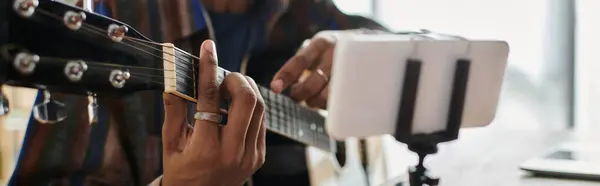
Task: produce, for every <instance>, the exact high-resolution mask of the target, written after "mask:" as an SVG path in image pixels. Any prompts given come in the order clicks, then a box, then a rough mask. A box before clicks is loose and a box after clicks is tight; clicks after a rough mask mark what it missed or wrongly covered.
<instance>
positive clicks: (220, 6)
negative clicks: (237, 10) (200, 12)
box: [213, 0, 239, 13]
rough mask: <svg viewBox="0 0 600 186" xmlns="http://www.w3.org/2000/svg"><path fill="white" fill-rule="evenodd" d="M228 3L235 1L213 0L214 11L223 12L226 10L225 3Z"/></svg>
mask: <svg viewBox="0 0 600 186" xmlns="http://www.w3.org/2000/svg"><path fill="white" fill-rule="evenodd" d="M234 1H239V0H234ZM230 3H235V2H230V0H217V1H214V2H213V8H214V11H215V12H220V13H222V12H225V11H227V4H230Z"/></svg>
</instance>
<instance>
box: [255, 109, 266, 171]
mask: <svg viewBox="0 0 600 186" xmlns="http://www.w3.org/2000/svg"><path fill="white" fill-rule="evenodd" d="M265 121H266V113H265V114H263V117H262V120H261V122H260V123H261V124H260V129H259V131H258V138H257V139H256V151H257V154H258V157H256V158H257V161H258V162H257V163H258V165H257V166H256V168H259V167H260V166H262V165H263V164H264V163H265V155H266V153H267V151H266V150H267V144H266V143H267V140H266V134H267V127H266V126H265Z"/></svg>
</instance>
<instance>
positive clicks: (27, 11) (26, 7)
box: [13, 0, 40, 17]
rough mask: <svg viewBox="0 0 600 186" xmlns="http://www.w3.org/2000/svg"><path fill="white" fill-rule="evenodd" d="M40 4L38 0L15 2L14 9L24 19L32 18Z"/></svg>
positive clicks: (17, 0)
mask: <svg viewBox="0 0 600 186" xmlns="http://www.w3.org/2000/svg"><path fill="white" fill-rule="evenodd" d="M39 4H40V2H39V1H38V0H15V1H14V3H13V9H14V10H15V11H16V12H17V13H18V14H19V15H21V16H23V17H31V15H33V13H34V12H35V9H36V8H37V7H38V5H39Z"/></svg>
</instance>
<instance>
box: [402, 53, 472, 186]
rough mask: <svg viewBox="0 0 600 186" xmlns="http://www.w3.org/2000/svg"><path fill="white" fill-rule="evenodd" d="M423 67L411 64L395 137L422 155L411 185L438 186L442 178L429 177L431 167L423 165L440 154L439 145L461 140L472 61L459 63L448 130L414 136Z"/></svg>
mask: <svg viewBox="0 0 600 186" xmlns="http://www.w3.org/2000/svg"><path fill="white" fill-rule="evenodd" d="M421 64H422V63H421V60H419V59H409V60H408V61H407V65H406V71H405V76H404V82H403V83H404V84H403V86H402V87H403V88H402V96H401V98H400V107H399V111H398V120H397V125H396V133H395V137H396V140H398V141H399V142H402V143H405V144H407V145H408V149H409V150H411V151H413V152H415V153H416V154H417V155H418V156H419V163H418V164H417V165H416V166H414V167H412V168H411V169H410V170H409V179H410V181H409V182H410V186H423V185H428V186H437V185H438V184H439V179H438V178H431V177H429V176H428V175H427V168H426V167H425V166H424V165H423V164H424V160H425V157H426V156H427V155H429V154H435V153H437V145H438V144H439V143H443V142H447V141H452V140H455V139H457V138H458V132H459V129H460V125H461V119H462V113H463V108H464V102H465V94H466V89H467V81H468V79H469V67H470V64H471V61H470V60H469V59H458V60H456V68H455V71H454V80H453V85H452V90H451V92H450V94H451V97H450V105H449V110H448V116H447V120H446V129H445V130H444V131H440V132H434V133H429V134H413V133H412V125H413V115H414V107H415V101H416V98H417V88H418V85H419V76H420V73H421Z"/></svg>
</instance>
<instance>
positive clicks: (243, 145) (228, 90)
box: [162, 41, 265, 186]
mask: <svg viewBox="0 0 600 186" xmlns="http://www.w3.org/2000/svg"><path fill="white" fill-rule="evenodd" d="M200 50H201V51H200V62H199V68H198V69H200V70H199V76H198V77H199V78H198V79H199V83H198V102H197V108H196V109H197V112H200V113H217V114H218V113H222V112H224V111H220V107H219V106H220V104H219V103H220V102H219V100H220V98H230V100H231V107H230V109H229V110H228V111H227V112H228V117H227V123H226V124H225V125H224V126H220V125H219V124H218V123H216V122H214V121H210V119H206V120H204V119H200V120H196V121H195V123H194V126H193V128H192V127H191V126H189V125H188V121H186V113H187V112H186V106H185V101H184V100H183V99H181V98H179V97H177V96H174V95H171V94H164V96H163V97H164V104H165V121H164V124H163V131H162V134H163V178H162V185H163V186H171V185H173V186H176V185H210V186H213V185H214V186H221V185H225V186H234V185H235V186H239V185H241V184H243V182H244V181H245V180H247V179H248V178H249V177H250V176H251V175H252V174H253V173H254V172H255V171H256V170H257V169H258V168H259V167H261V166H262V164H263V163H264V158H265V125H264V123H263V122H264V118H265V112H264V108H265V106H264V101H263V99H262V97H261V94H260V93H259V92H258V91H259V90H258V87H257V86H256V84H255V82H254V81H253V80H252V79H251V78H249V77H245V76H243V75H241V74H239V73H230V74H228V75H227V76H226V77H225V80H224V82H223V84H222V85H221V86H220V87H219V85H218V83H217V54H216V51H215V44H214V42H212V41H205V42H204V43H203V44H202V46H201V49H200Z"/></svg>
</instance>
